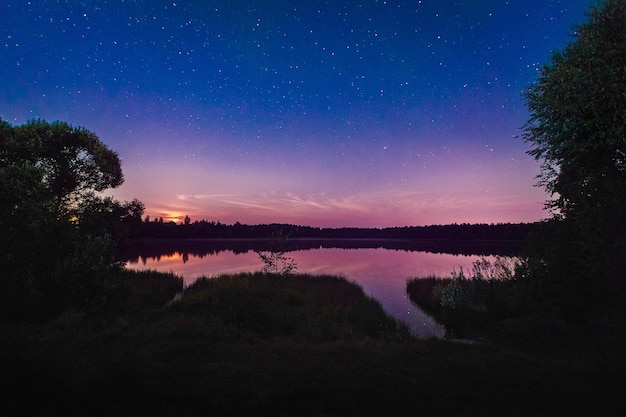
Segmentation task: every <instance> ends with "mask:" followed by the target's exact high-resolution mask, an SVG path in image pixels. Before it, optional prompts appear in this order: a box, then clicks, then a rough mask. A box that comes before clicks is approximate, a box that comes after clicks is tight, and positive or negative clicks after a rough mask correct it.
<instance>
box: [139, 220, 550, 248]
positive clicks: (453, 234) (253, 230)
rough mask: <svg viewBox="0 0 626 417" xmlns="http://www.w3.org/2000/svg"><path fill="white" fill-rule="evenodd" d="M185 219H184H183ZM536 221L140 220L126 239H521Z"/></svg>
mask: <svg viewBox="0 0 626 417" xmlns="http://www.w3.org/2000/svg"><path fill="white" fill-rule="evenodd" d="M187 219H188V218H187ZM538 224H539V223H498V224H468V223H462V224H456V223H455V224H448V225H432V226H405V227H388V228H382V229H378V228H356V227H342V228H319V227H311V226H298V225H292V224H279V223H272V224H258V225H246V224H241V223H239V222H237V223H235V224H232V225H228V224H223V223H220V222H215V221H206V220H201V221H195V222H191V221H189V220H187V221H186V222H184V223H181V224H176V223H174V222H163V221H160V220H157V221H149V220H148V221H144V222H142V223H140V224H135V225H134V226H133V228H132V230H131V231H130V234H129V238H130V239H142V238H143V239H266V238H267V237H268V236H270V235H272V234H274V233H276V232H278V231H281V232H282V233H284V234H285V235H287V236H288V237H289V238H290V239H297V238H308V239H408V240H421V239H428V240H432V239H438V240H472V241H481V240H493V241H515V242H518V241H523V240H525V239H526V238H527V237H528V234H529V233H530V232H531V231H532V230H533V228H536V227H537V225H538Z"/></svg>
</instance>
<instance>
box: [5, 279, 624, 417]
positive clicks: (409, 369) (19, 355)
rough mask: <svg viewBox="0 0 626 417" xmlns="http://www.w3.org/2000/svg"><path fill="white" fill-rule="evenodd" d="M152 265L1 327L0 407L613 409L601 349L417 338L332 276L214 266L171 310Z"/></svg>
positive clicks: (340, 412) (74, 410)
mask: <svg viewBox="0 0 626 417" xmlns="http://www.w3.org/2000/svg"><path fill="white" fill-rule="evenodd" d="M150 274H151V273H147V275H146V276H141V277H138V276H137V275H132V274H131V275H129V276H127V277H126V278H128V279H127V282H128V285H127V286H126V287H125V290H123V291H122V290H120V291H118V292H117V294H118V296H117V297H118V298H117V299H116V300H117V304H116V303H114V301H115V300H111V306H113V305H115V306H116V307H115V308H108V309H105V310H102V311H100V312H97V313H96V312H91V313H89V314H87V313H81V312H66V313H65V314H63V315H61V316H59V317H56V318H54V319H52V320H50V321H47V322H40V323H25V322H22V323H15V322H10V323H9V322H4V323H3V324H2V327H1V333H0V337H1V342H2V350H3V351H2V358H1V362H0V364H1V366H2V371H3V372H2V376H1V377H0V378H1V379H2V382H3V386H5V387H8V388H5V390H4V391H3V396H4V399H3V404H4V405H5V407H6V409H10V408H11V407H12V406H15V407H17V408H16V409H17V410H18V412H17V414H18V415H19V414H24V415H33V413H43V412H49V411H51V410H54V411H55V412H58V413H61V414H66V415H68V414H69V415H79V414H80V415H102V416H105V415H106V416H110V415H129V416H130V415H132V416H166V415H167V416H171V415H176V416H198V415H255V416H259V415H260V416H264V415H268V416H270V415H271V416H282V415H284V416H291V415H299V416H352V415H354V416H381V415H385V416H405V415H406V416H408V415H411V416H414V415H420V414H421V415H429V416H453V415H502V414H506V415H514V416H516V415H519V416H522V415H523V416H529V415H533V416H535V415H554V414H556V415H563V414H566V413H568V412H574V411H575V412H577V413H581V412H583V413H584V412H589V413H594V414H595V413H599V412H602V411H603V410H604V409H605V408H606V407H610V406H612V405H614V404H615V403H616V401H617V400H618V399H619V395H617V393H619V392H621V391H620V390H621V389H622V388H623V387H624V386H623V382H621V376H622V371H623V368H622V367H620V366H616V365H618V364H616V363H613V362H607V361H606V360H605V358H603V357H598V356H585V357H580V356H577V355H576V354H573V355H569V354H567V353H566V354H564V353H563V352H552V353H543V354H541V355H538V354H529V353H528V352H524V351H514V350H511V349H508V348H507V349H503V348H499V347H497V346H478V345H463V344H455V343H449V342H445V341H440V340H428V341H425V340H415V339H413V338H411V337H410V336H409V334H408V332H407V331H406V329H405V328H404V327H403V326H402V325H400V324H398V323H397V322H396V321H395V320H393V319H391V318H389V317H388V316H386V315H385V313H384V311H383V310H382V308H381V307H380V305H378V304H377V303H376V302H374V301H373V300H371V299H369V298H368V297H366V296H365V295H364V293H363V292H362V290H361V289H360V288H359V287H358V286H357V285H355V284H352V283H349V282H347V281H345V280H343V279H341V278H336V277H328V276H325V277H317V276H303V275H294V276H290V277H272V276H264V275H260V274H255V275H251V274H242V275H236V276H225V277H219V278H216V279H210V280H199V281H198V284H196V285H194V286H192V287H190V288H188V289H187V290H186V291H185V295H184V296H183V297H182V298H181V299H180V301H178V302H175V303H169V304H168V303H164V302H163V300H164V299H165V298H167V299H170V298H171V296H173V295H174V294H175V293H176V288H177V284H176V277H174V276H168V277H165V278H164V277H163V276H160V275H159V274H155V275H154V277H155V278H156V277H157V276H159V277H161V278H160V279H161V282H160V283H159V284H155V286H154V289H153V290H151V289H150V288H151V287H150V285H148V284H147V282H149V281H150V280H149V279H148V276H149V275H150ZM166 282H169V283H170V284H171V285H167V284H165V283H166ZM168 292H169V294H167V297H165V295H166V293H168ZM157 294H158V296H157ZM138 299H142V300H144V302H142V303H137V300H138ZM127 303H131V304H132V307H131V306H130V305H129V304H127ZM164 305H166V306H164ZM139 306H140V307H139ZM25 397H26V398H27V399H26V400H24V398H25Z"/></svg>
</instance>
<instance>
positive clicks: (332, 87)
mask: <svg viewBox="0 0 626 417" xmlns="http://www.w3.org/2000/svg"><path fill="white" fill-rule="evenodd" d="M593 3H594V1H592V0H561V1H559V0H553V1H550V0H510V1H503V0H498V1H496V0H466V1H446V0H422V1H418V0H413V1H392V0H390V1H383V0H379V1H376V0H370V1H366V0H362V1H339V0H335V1H302V2H299V1H298V2H296V1H271V0H267V1H260V0H259V1H182V0H181V1H175V2H173V1H160V0H137V1H131V0H126V1H123V0H121V1H104V0H103V1H35V0H33V1H13V0H9V1H5V2H3V3H2V4H1V5H0V37H1V41H0V48H1V53H0V63H1V65H0V76H1V78H0V79H1V80H2V86H1V88H0V117H1V118H2V119H4V120H6V121H7V122H9V123H11V124H13V125H17V124H22V123H25V122H26V121H28V120H30V119H44V120H47V121H50V122H51V121H54V120H61V121H65V122H68V123H70V124H72V125H74V126H82V127H85V128H87V129H89V130H91V131H93V132H94V133H96V134H97V135H98V136H99V137H100V139H101V140H102V141H103V142H104V143H106V144H107V145H108V146H109V147H110V148H111V149H113V150H114V151H116V152H117V153H118V154H119V156H120V158H121V159H122V164H123V165H122V169H123V171H124V175H125V179H126V180H125V183H124V185H122V186H121V187H120V188H118V189H115V190H113V191H112V192H111V193H110V194H112V195H113V196H114V197H115V198H117V199H119V200H121V201H130V200H132V199H133V198H137V199H139V200H140V201H142V202H143V203H144V204H145V205H146V214H148V215H150V216H151V217H152V218H154V217H159V216H161V217H163V218H164V219H165V220H166V221H168V220H175V221H180V220H181V219H182V217H184V216H185V215H189V216H190V217H191V218H192V221H193V220H200V219H206V220H214V221H221V222H222V223H228V224H230V223H234V222H236V221H239V222H241V223H247V224H258V223H291V224H299V225H309V226H321V227H342V226H355V227H389V226H405V225H429V224H448V223H455V222H456V223H499V222H530V221H535V220H540V219H543V218H545V217H547V216H548V213H547V212H546V211H545V210H544V209H543V202H544V201H545V200H546V198H548V196H547V195H546V194H545V192H544V190H543V189H541V188H539V187H536V186H535V183H536V178H535V177H536V175H537V174H539V164H538V163H537V162H536V161H534V160H533V158H532V157H530V156H528V155H527V154H526V151H527V150H528V149H529V145H528V144H526V143H524V141H523V140H522V139H521V138H519V137H516V135H519V134H520V133H521V132H520V128H521V127H522V126H523V125H524V123H525V122H526V121H527V119H528V116H529V114H528V110H527V108H526V105H525V101H524V97H523V92H524V90H525V88H526V87H527V86H528V85H530V83H532V82H533V81H534V80H536V78H537V76H538V71H537V69H538V67H540V66H541V65H543V64H546V63H548V62H549V58H550V55H551V51H553V50H562V49H563V48H564V47H565V45H566V44H567V43H568V42H570V41H571V40H572V39H573V38H572V34H573V33H574V30H573V27H572V25H573V24H575V23H582V22H584V21H585V20H586V15H585V13H586V12H587V11H588V10H589V7H590V5H591V4H593Z"/></svg>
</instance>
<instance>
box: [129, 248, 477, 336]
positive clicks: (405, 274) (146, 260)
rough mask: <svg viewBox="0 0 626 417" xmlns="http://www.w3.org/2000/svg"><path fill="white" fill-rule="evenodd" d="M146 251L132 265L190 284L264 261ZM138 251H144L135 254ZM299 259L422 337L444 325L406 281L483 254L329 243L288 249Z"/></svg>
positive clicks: (245, 255)
mask: <svg viewBox="0 0 626 417" xmlns="http://www.w3.org/2000/svg"><path fill="white" fill-rule="evenodd" d="M147 252H150V255H148V256H145V255H142V254H141V251H139V252H135V254H134V255H133V256H131V257H129V258H128V260H127V262H126V266H127V267H128V268H132V269H155V270H160V271H172V272H174V273H176V274H178V275H180V276H182V277H183V279H184V282H185V285H189V284H191V283H193V282H194V281H195V280H196V279H197V278H199V277H201V276H209V277H210V276H217V275H220V274H229V273H237V272H255V271H261V270H262V269H263V262H262V261H261V260H260V258H259V256H258V255H257V254H256V253H255V252H254V251H253V250H244V251H238V250H230V249H227V250H211V251H201V250H200V251H188V250H187V249H185V250H168V251H162V254H160V255H159V254H155V253H156V252H155V251H154V250H152V251H147ZM137 254H139V256H136V255H137ZM286 256H288V257H290V258H293V259H294V260H295V262H296V264H297V272H303V273H311V274H331V275H340V276H343V277H345V278H346V279H348V280H349V281H352V282H355V283H356V284H358V285H360V286H361V287H362V288H363V291H364V292H365V293H366V294H367V295H369V296H370V297H372V298H374V299H376V300H377V301H378V302H379V303H380V304H381V305H382V306H383V308H384V309H385V311H386V312H387V313H388V314H390V315H391V316H393V317H395V318H396V319H398V320H400V321H402V322H404V323H406V324H407V325H408V326H409V328H410V329H411V332H412V333H413V334H414V335H416V336H418V337H420V338H430V337H439V338H441V337H444V336H445V328H444V327H443V326H441V325H440V324H438V323H437V322H435V321H434V320H433V319H432V318H431V317H430V316H428V315H427V314H425V313H424V312H423V311H422V310H420V309H419V308H418V307H416V306H415V305H414V304H413V303H411V301H410V300H409V297H408V295H407V294H406V281H407V279H409V278H413V277H428V276H432V275H435V276H441V277H449V276H450V273H451V272H452V271H453V270H456V271H458V270H459V269H460V268H461V267H462V268H463V269H465V270H468V269H470V268H471V266H472V263H473V262H474V261H475V260H477V259H479V258H480V256H478V255H452V254H446V253H432V252H425V251H408V250H395V249H384V248H380V247H379V248H357V249H343V248H325V247H318V248H313V249H305V250H296V251H290V252H287V254H286Z"/></svg>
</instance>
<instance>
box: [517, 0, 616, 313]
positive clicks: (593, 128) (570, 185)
mask: <svg viewBox="0 0 626 417" xmlns="http://www.w3.org/2000/svg"><path fill="white" fill-rule="evenodd" d="M526 100H527V104H528V107H529V110H530V119H529V121H528V123H527V124H526V125H525V126H524V139H525V140H526V141H527V142H528V143H530V144H531V145H532V148H531V150H530V151H529V154H530V155H532V156H534V157H535V159H537V160H539V161H541V162H542V167H541V173H540V175H539V185H541V186H544V187H545V188H546V190H547V191H548V192H549V194H550V196H551V199H550V200H549V201H548V203H547V206H548V207H549V208H550V209H552V210H553V213H554V214H555V218H556V219H557V220H562V222H561V223H560V224H559V225H558V226H556V228H555V229H553V232H552V243H551V244H549V245H547V246H548V248H546V250H545V251H544V253H543V254H542V256H544V257H545V258H546V259H547V265H548V270H549V272H546V274H548V275H551V276H552V277H551V279H553V280H555V282H557V283H558V285H555V286H553V288H552V291H553V292H560V291H565V293H567V297H568V299H569V300H570V301H571V300H572V299H574V298H575V297H579V298H582V299H583V300H586V301H587V300H589V296H590V295H593V294H596V295H600V294H602V296H601V297H599V298H598V300H596V301H597V303H598V304H601V303H604V302H606V297H605V296H606V295H607V294H609V293H615V290H616V289H618V288H619V287H620V286H623V283H622V282H621V280H619V279H618V275H620V274H623V268H624V266H625V264H624V254H625V250H624V248H625V240H624V239H625V238H624V236H625V235H626V227H625V226H626V220H625V218H624V216H623V213H622V211H623V208H624V205H625V204H626V2H624V1H623V0H606V1H605V2H603V3H601V4H600V5H598V6H594V7H592V8H591V10H590V13H589V14H588V21H587V22H586V23H584V24H582V25H579V26H577V27H576V34H575V37H574V39H573V41H572V42H571V43H569V44H568V45H567V46H566V48H565V49H564V50H563V51H559V52H555V53H554V54H553V56H552V60H551V62H550V63H549V64H547V65H545V66H543V67H542V68H541V72H540V77H539V79H538V80H537V82H536V83H534V84H533V85H532V86H531V87H530V88H529V89H528V91H527V93H526ZM559 276H560V278H556V277H559ZM592 279H593V281H590V280H592ZM591 282H593V290H592V291H589V287H590V285H591ZM618 293H619V291H618ZM572 307H574V306H572ZM578 307H579V306H576V307H574V308H578Z"/></svg>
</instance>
